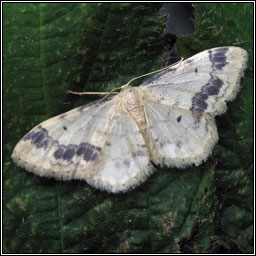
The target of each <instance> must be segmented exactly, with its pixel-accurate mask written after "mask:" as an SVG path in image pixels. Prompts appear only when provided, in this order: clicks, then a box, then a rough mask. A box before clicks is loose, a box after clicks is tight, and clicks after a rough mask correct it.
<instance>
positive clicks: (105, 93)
mask: <svg viewBox="0 0 256 256" xmlns="http://www.w3.org/2000/svg"><path fill="white" fill-rule="evenodd" d="M182 61H183V58H182V59H181V60H179V61H178V62H176V63H174V64H172V65H171V66H167V67H164V68H161V69H158V70H155V71H152V72H150V73H147V74H144V75H141V76H137V77H134V78H133V79H131V80H130V81H129V82H128V83H127V84H125V85H122V86H120V87H117V88H114V89H113V90H112V91H111V92H73V91H68V93H70V94H75V95H105V96H104V97H103V98H102V100H104V99H105V98H106V97H107V96H108V95H111V94H118V92H115V91H116V90H120V89H123V88H124V87H126V86H129V84H130V83H131V82H132V81H134V80H136V79H139V78H141V77H144V76H149V75H152V74H155V73H158V72H160V71H163V70H166V69H168V68H170V67H173V66H175V65H177V64H179V62H182ZM102 100H101V101H102ZM101 101H100V102H101Z"/></svg>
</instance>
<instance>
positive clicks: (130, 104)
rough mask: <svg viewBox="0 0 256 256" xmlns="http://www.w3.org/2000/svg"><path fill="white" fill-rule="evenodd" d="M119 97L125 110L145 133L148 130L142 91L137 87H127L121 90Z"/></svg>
mask: <svg viewBox="0 0 256 256" xmlns="http://www.w3.org/2000/svg"><path fill="white" fill-rule="evenodd" d="M119 97H120V99H121V101H122V104H123V107H124V108H125V110H126V111H127V112H128V113H129V114H130V115H131V117H132V118H133V119H134V121H135V122H136V124H137V125H138V126H139V128H140V130H141V131H142V132H143V131H144V130H145V129H146V118H145V112H144V108H143V106H144V103H143V94H142V92H141V90H140V89H139V88H137V87H131V86H127V87H124V88H123V89H122V90H121V92H120V94H119Z"/></svg>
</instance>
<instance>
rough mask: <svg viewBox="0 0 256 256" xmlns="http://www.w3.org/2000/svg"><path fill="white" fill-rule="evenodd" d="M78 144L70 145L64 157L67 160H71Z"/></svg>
mask: <svg viewBox="0 0 256 256" xmlns="http://www.w3.org/2000/svg"><path fill="white" fill-rule="evenodd" d="M76 147H77V146H76V145H68V146H67V148H66V150H65V152H64V153H63V155H62V158H63V159H64V160H66V161H70V160H71V159H72V158H73V156H74V155H75V153H76Z"/></svg>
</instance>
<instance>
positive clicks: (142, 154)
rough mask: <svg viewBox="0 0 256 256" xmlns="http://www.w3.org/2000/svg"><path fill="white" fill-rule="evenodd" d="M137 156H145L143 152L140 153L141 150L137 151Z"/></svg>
mask: <svg viewBox="0 0 256 256" xmlns="http://www.w3.org/2000/svg"><path fill="white" fill-rule="evenodd" d="M137 156H145V153H144V151H141V150H139V151H137Z"/></svg>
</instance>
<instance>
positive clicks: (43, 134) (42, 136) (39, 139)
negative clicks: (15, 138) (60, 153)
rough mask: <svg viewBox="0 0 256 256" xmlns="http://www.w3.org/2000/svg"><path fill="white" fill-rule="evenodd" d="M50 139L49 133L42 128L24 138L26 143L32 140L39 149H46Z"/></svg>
mask: <svg viewBox="0 0 256 256" xmlns="http://www.w3.org/2000/svg"><path fill="white" fill-rule="evenodd" d="M49 139H50V137H49V136H48V131H47V130H46V129H44V128H42V127H41V126H39V127H38V130H37V131H31V132H29V133H28V134H26V135H25V136H24V137H23V140H24V141H27V140H31V143H33V144H34V145H35V146H36V147H37V148H44V149H46V148H47V146H48V143H49Z"/></svg>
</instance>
